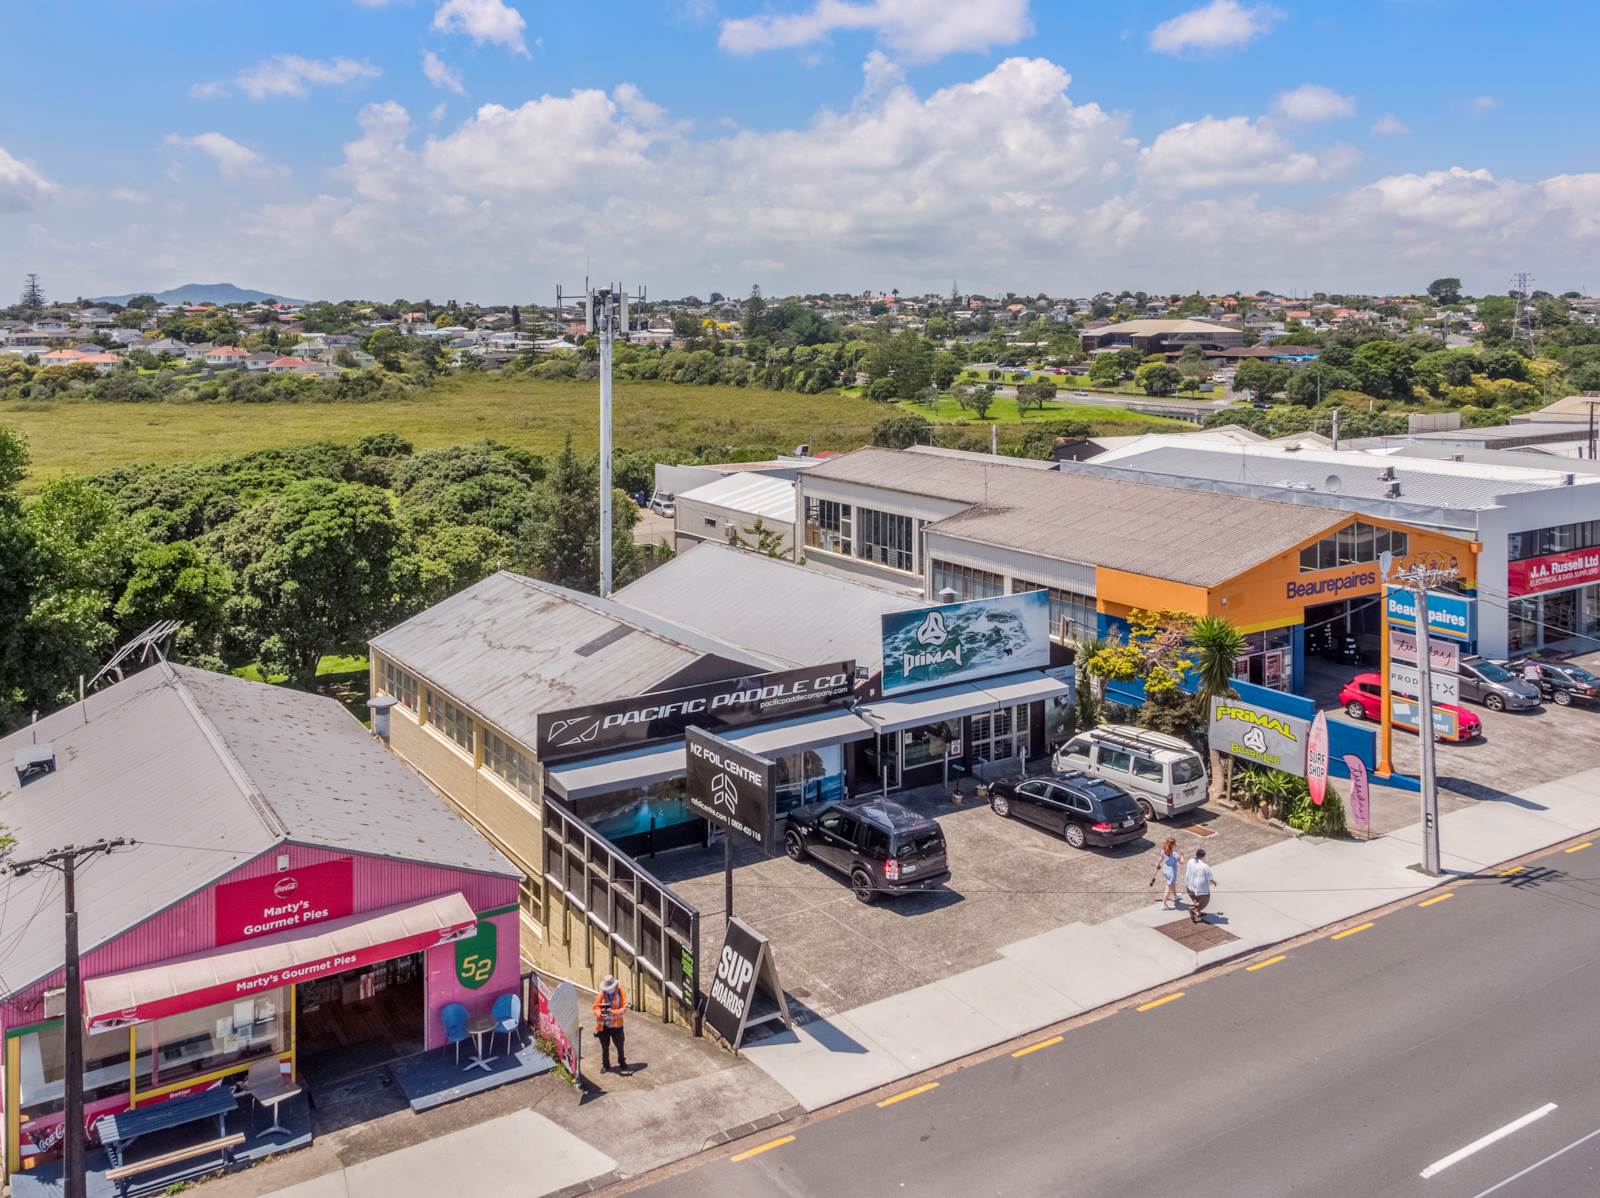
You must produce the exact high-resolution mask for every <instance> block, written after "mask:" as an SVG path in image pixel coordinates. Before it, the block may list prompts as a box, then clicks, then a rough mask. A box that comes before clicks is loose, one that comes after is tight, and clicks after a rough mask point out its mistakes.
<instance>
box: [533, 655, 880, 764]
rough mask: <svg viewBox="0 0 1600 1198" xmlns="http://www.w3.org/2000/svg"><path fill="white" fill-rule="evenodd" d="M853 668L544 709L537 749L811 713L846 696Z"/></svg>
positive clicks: (594, 749) (663, 736)
mask: <svg viewBox="0 0 1600 1198" xmlns="http://www.w3.org/2000/svg"><path fill="white" fill-rule="evenodd" d="M855 672H856V663H855V662H853V661H836V662H829V663H828V664H826V665H820V666H811V667H809V668H807V669H803V670H779V671H777V672H775V673H770V674H746V675H742V676H740V677H738V678H725V679H723V680H721V681H719V682H706V683H702V684H700V685H699V686H685V687H680V688H678V689H676V690H667V691H655V692H654V693H652V694H648V695H640V696H639V697H638V698H636V699H612V700H609V701H607V702H604V703H591V704H590V705H589V706H587V707H571V708H567V709H565V710H563V711H542V712H540V713H539V714H538V715H536V716H535V717H534V754H535V755H536V756H537V757H538V758H539V760H540V761H542V762H544V763H545V764H546V765H548V764H551V763H552V762H557V761H567V760H570V759H571V758H574V757H593V756H595V755H596V754H599V753H607V752H615V751H616V750H618V749H629V748H638V747H639V746H641V745H648V744H655V743H657V742H659V741H668V740H676V739H677V738H678V737H680V736H682V735H683V730H684V729H685V728H687V727H688V726H689V725H690V724H694V725H696V726H698V727H701V728H706V729H708V730H710V731H713V732H717V731H722V730H726V729H729V728H738V727H742V726H743V725H745V724H754V723H758V722H760V721H762V720H776V719H783V718H787V717H789V716H798V715H809V714H811V713H812V712H814V711H819V710H821V709H822V708H825V707H831V706H833V705H835V704H838V703H843V702H845V701H847V700H848V699H849V698H850V694H851V690H852V688H853V686H854V679H855Z"/></svg>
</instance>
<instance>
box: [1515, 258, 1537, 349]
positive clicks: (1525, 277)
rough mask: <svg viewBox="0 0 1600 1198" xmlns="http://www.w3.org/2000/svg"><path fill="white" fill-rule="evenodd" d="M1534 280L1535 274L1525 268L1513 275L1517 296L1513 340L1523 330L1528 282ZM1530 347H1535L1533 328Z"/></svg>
mask: <svg viewBox="0 0 1600 1198" xmlns="http://www.w3.org/2000/svg"><path fill="white" fill-rule="evenodd" d="M1531 282H1533V276H1532V275H1530V274H1529V273H1528V272H1527V271H1525V270H1519V271H1518V272H1517V273H1516V274H1514V275H1512V276H1511V286H1512V290H1513V292H1514V293H1515V294H1516V297H1517V308H1516V315H1515V317H1514V318H1513V319H1512V322H1511V340H1512V341H1513V342H1515V341H1516V339H1517V334H1519V333H1520V332H1521V331H1522V307H1523V305H1524V304H1526V303H1527V302H1528V284H1529V283H1531ZM1528 348H1529V350H1532V349H1533V329H1532V327H1531V326H1530V327H1529V329H1528Z"/></svg>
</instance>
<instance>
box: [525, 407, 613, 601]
mask: <svg viewBox="0 0 1600 1198" xmlns="http://www.w3.org/2000/svg"><path fill="white" fill-rule="evenodd" d="M599 480H600V472H599V467H598V465H597V463H596V462H595V461H594V460H593V459H581V458H579V457H578V456H577V455H576V454H575V453H573V451H572V435H571V434H570V433H569V434H567V440H566V444H565V445H564V446H563V447H562V450H561V453H560V454H559V455H557V457H556V458H555V460H554V461H552V462H551V463H550V468H549V471H548V473H547V474H546V475H545V477H544V479H543V480H542V481H541V482H540V483H539V484H538V485H537V486H535V487H534V488H533V508H532V511H531V512H530V513H529V516H528V519H527V520H526V522H525V523H524V524H523V527H522V530H521V533H520V534H519V538H518V544H517V553H518V555H519V556H520V558H521V560H522V561H523V562H525V563H526V564H527V566H528V568H529V569H530V570H531V571H532V572H533V573H534V574H536V575H538V577H540V578H542V579H544V580H545V581H546V582H553V583H555V584H556V585H557V586H564V587H571V588H572V589H573V590H576V591H587V592H588V593H589V594H591V595H592V594H595V593H596V592H598V591H599V589H600V531H599V530H600V481H599ZM611 512H612V519H611V572H612V585H613V586H614V587H621V586H626V585H627V584H628V583H629V582H631V581H633V578H634V576H635V574H636V572H637V569H638V553H637V550H636V548H635V546H634V543H633V525H634V522H635V521H636V520H637V519H638V517H639V513H638V509H637V508H635V507H634V506H633V504H632V503H629V502H628V501H627V499H626V497H625V496H624V497H621V499H620V501H618V500H613V502H612V504H611Z"/></svg>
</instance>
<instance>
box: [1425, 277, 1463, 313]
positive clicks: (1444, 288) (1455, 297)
mask: <svg viewBox="0 0 1600 1198" xmlns="http://www.w3.org/2000/svg"><path fill="white" fill-rule="evenodd" d="M1428 295H1429V296H1430V297H1432V299H1433V302H1434V303H1436V304H1438V305H1439V306H1440V307H1444V306H1445V305H1446V304H1459V303H1460V302H1461V280H1460V279H1451V278H1444V279H1435V280H1434V281H1433V282H1431V283H1429V284H1428Z"/></svg>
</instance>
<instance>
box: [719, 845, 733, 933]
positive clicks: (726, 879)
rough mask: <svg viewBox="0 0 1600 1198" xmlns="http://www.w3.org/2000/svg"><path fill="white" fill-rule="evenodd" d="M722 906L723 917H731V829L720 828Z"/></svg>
mask: <svg viewBox="0 0 1600 1198" xmlns="http://www.w3.org/2000/svg"><path fill="white" fill-rule="evenodd" d="M722 906H723V911H724V916H723V918H725V919H732V918H733V829H732V828H724V829H723V830H722Z"/></svg>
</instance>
